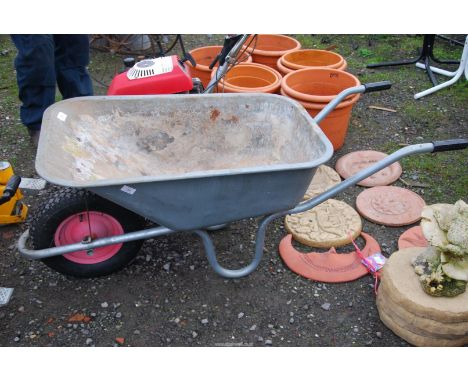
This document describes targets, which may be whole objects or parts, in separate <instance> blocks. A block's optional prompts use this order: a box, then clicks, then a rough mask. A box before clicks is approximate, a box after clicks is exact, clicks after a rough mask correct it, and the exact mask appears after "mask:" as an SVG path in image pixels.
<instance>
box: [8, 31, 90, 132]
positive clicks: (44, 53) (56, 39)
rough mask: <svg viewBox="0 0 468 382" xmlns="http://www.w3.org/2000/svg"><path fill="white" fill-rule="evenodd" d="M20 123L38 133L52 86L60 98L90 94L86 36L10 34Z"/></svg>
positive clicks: (53, 97) (49, 103)
mask: <svg viewBox="0 0 468 382" xmlns="http://www.w3.org/2000/svg"><path fill="white" fill-rule="evenodd" d="M11 39H12V40H13V43H14V44H15V46H16V48H17V49H18V55H17V56H16V59H15V68H16V79H17V82H18V89H19V99H20V101H21V103H22V105H21V109H20V117H21V121H22V122H23V124H24V125H25V126H27V127H28V128H29V129H30V130H39V129H40V128H41V123H42V114H43V113H44V110H45V109H47V108H48V107H49V106H50V105H52V104H53V103H54V102H55V86H56V84H57V85H58V88H59V90H60V93H61V94H62V97H63V99H66V98H72V97H80V96H89V95H93V87H92V82H91V78H90V77H89V74H88V71H87V69H86V66H87V65H88V64H89V40H88V36H87V35H12V36H11Z"/></svg>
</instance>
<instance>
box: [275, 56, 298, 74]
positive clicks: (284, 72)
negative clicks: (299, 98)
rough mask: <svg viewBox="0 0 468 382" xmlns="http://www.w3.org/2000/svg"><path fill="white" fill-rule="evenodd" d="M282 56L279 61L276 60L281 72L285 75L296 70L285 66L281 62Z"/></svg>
mask: <svg viewBox="0 0 468 382" xmlns="http://www.w3.org/2000/svg"><path fill="white" fill-rule="evenodd" d="M281 57H283V56H281ZM281 57H280V58H278V61H277V62H276V66H277V67H278V70H279V72H280V73H282V74H283V77H284V76H285V75H286V74H289V73H292V72H294V69H289V68H288V67H286V66H284V65H283V63H282V62H281Z"/></svg>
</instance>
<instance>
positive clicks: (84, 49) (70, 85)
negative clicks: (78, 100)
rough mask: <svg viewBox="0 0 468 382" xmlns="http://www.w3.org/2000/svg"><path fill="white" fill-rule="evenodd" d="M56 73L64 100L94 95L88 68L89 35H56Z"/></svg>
mask: <svg viewBox="0 0 468 382" xmlns="http://www.w3.org/2000/svg"><path fill="white" fill-rule="evenodd" d="M54 42H55V72H56V76H57V84H58V87H59V90H60V93H62V96H63V98H64V99H67V98H72V97H81V96H89V95H93V86H92V82H91V78H90V77H89V74H88V70H87V69H86V66H87V65H88V64H89V39H88V35H54Z"/></svg>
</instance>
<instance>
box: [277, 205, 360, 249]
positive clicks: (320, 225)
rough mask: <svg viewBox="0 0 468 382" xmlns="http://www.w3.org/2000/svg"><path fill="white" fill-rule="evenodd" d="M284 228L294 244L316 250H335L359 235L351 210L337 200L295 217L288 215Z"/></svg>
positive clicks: (358, 228)
mask: <svg viewBox="0 0 468 382" xmlns="http://www.w3.org/2000/svg"><path fill="white" fill-rule="evenodd" d="M285 227H286V229H287V230H288V232H289V233H291V234H292V235H293V237H294V239H295V240H297V241H298V242H300V243H302V244H305V245H308V246H311V247H318V248H330V247H339V246H342V245H346V244H349V243H350V242H351V240H350V235H351V237H352V238H353V239H355V238H356V237H357V236H359V234H360V233H361V229H362V222H361V217H360V216H359V214H358V213H357V212H356V211H355V210H354V208H353V207H351V206H350V205H348V204H346V203H345V202H342V201H340V200H335V199H328V200H327V201H325V202H323V203H321V204H319V205H318V206H316V207H314V208H312V209H310V210H308V211H305V212H301V213H299V214H294V215H288V216H286V218H285Z"/></svg>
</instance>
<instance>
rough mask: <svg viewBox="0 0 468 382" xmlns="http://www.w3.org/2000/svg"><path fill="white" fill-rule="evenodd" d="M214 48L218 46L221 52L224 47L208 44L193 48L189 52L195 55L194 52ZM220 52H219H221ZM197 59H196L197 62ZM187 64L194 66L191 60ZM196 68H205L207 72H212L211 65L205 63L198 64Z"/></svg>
mask: <svg viewBox="0 0 468 382" xmlns="http://www.w3.org/2000/svg"><path fill="white" fill-rule="evenodd" d="M214 48H218V49H219V52H221V49H223V47H222V46H221V45H207V46H201V47H199V48H195V49H192V50H191V51H189V53H190V54H191V55H192V56H193V53H195V54H196V53H198V52H200V51H204V50H207V49H214ZM219 52H218V53H219ZM194 58H195V57H194ZM196 61H197V60H196V59H195V62H196ZM187 64H188V65H189V66H190V67H191V68H193V67H194V66H193V65H192V64H191V63H190V61H187ZM195 68H196V69H198V70H203V71H205V72H211V69H210V68H209V65H203V64H198V63H197V64H196V65H195Z"/></svg>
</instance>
